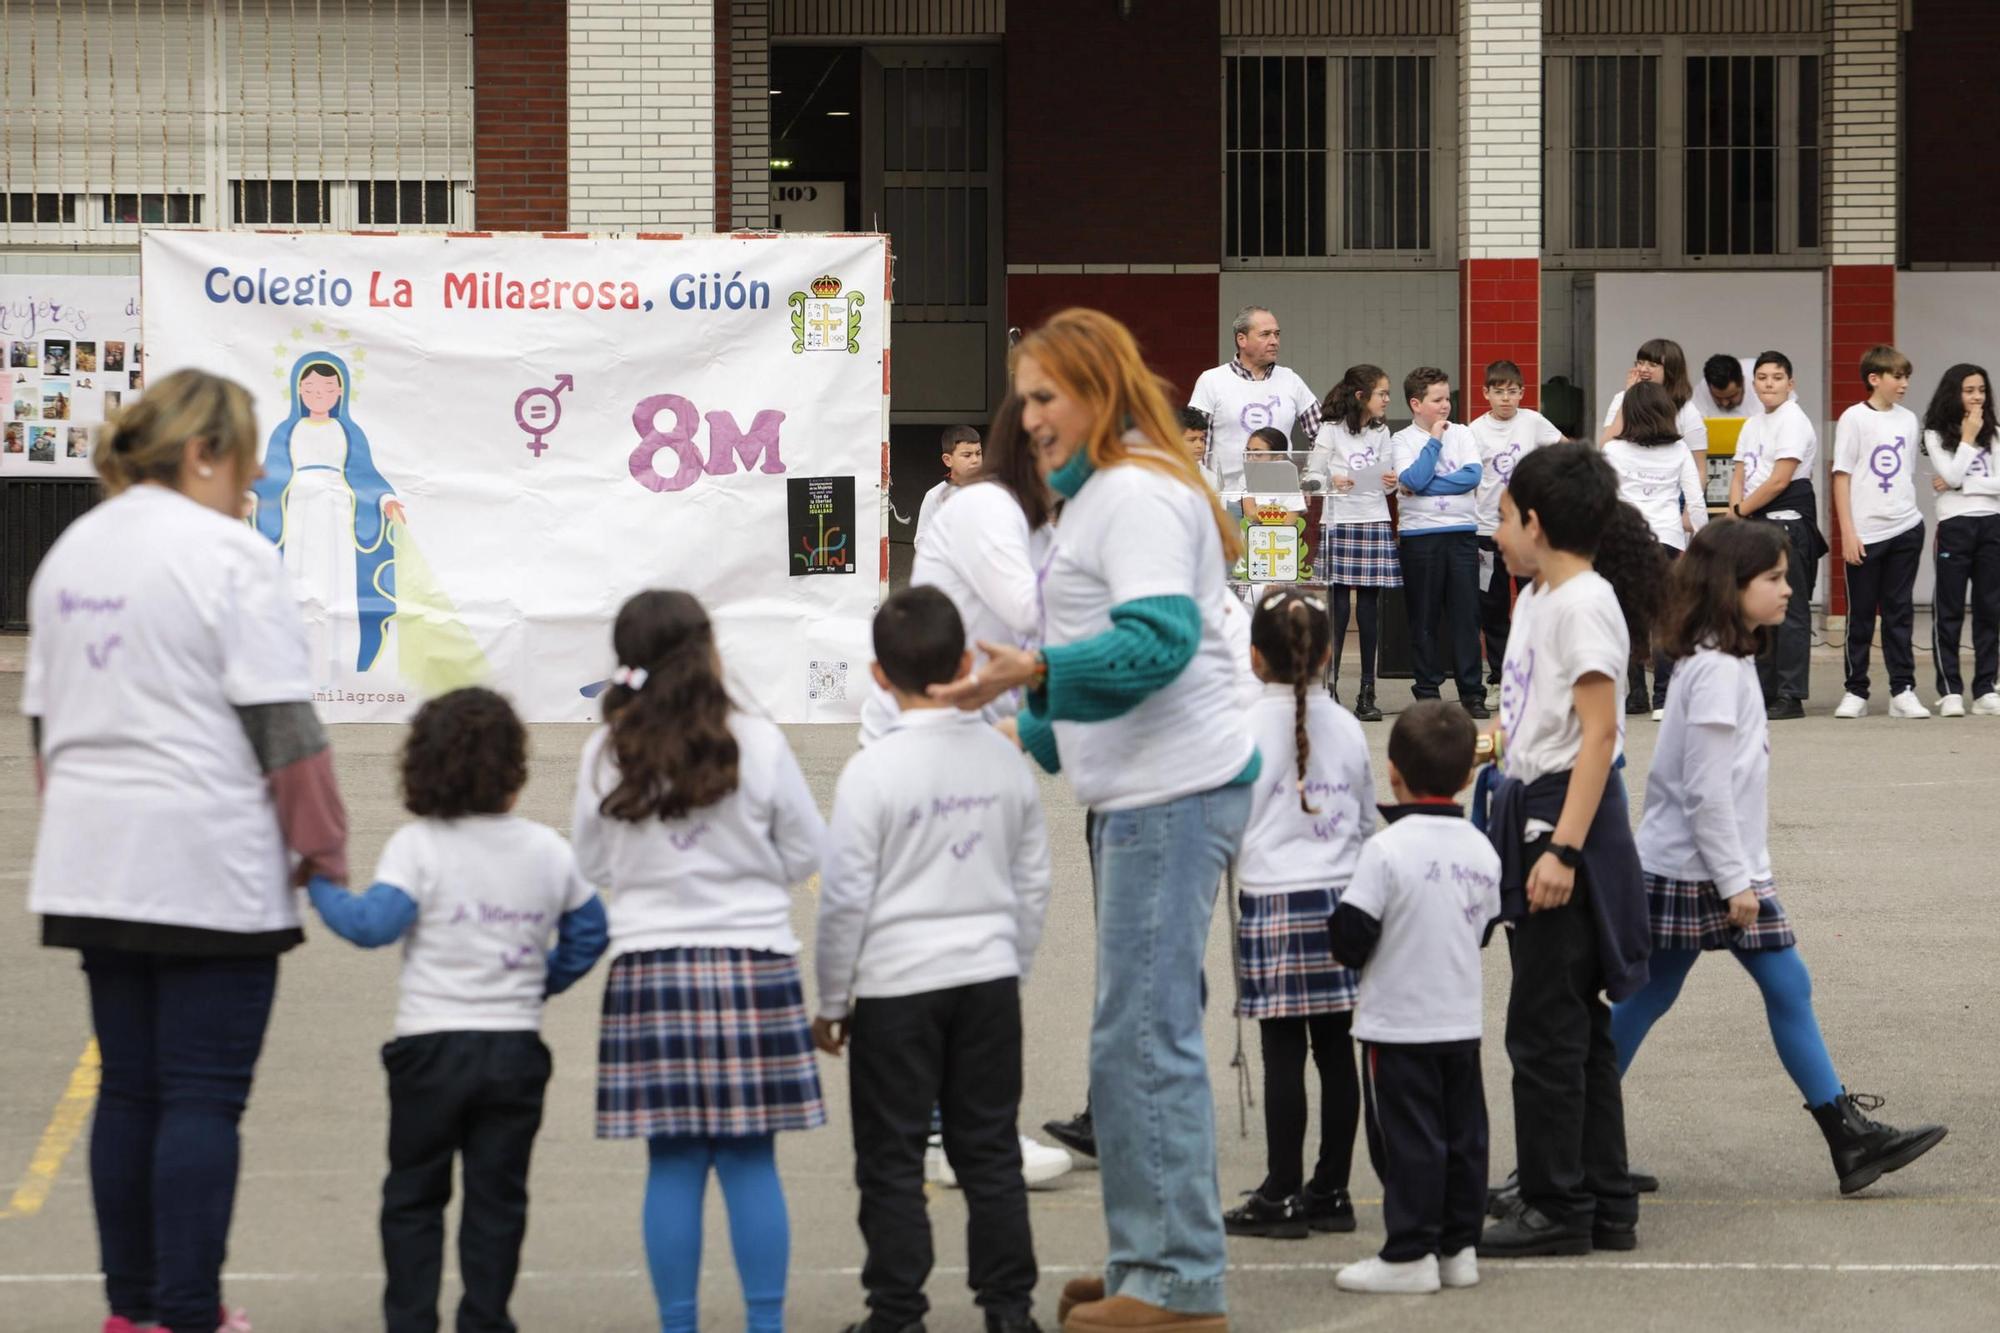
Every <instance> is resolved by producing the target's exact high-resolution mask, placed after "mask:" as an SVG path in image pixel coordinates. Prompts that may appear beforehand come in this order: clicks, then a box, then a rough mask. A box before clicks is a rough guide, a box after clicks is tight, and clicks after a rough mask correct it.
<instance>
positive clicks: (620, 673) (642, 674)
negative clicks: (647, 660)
mask: <svg viewBox="0 0 2000 1333" xmlns="http://www.w3.org/2000/svg"><path fill="white" fill-rule="evenodd" d="M649 678H650V677H649V674H648V672H647V671H646V668H644V667H635V666H622V667H619V668H618V669H617V670H616V671H614V672H612V673H611V683H612V684H613V685H623V686H624V687H625V688H626V689H628V690H633V691H638V690H643V689H645V688H646V681H647V680H648V679H649Z"/></svg>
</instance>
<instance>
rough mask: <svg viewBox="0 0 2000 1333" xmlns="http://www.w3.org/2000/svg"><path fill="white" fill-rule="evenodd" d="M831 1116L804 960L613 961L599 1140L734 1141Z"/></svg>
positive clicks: (660, 954)
mask: <svg viewBox="0 0 2000 1333" xmlns="http://www.w3.org/2000/svg"><path fill="white" fill-rule="evenodd" d="M825 1123H826V1105H825V1103H824V1102H822V1101H821V1100H820V1091H819V1066H818V1065H817V1064H815V1063H814V1059H813V1046H812V1028H811V1024H810V1022H809V1020H808V1019H807V1016H806V1005H805V996H804V994H803V992H802V991H801V990H800V989H799V960H798V959H796V958H793V957H789V956H787V955H785V954H775V953H766V952H764V951H762V950H758V949H652V950H648V951H646V952H643V953H629V954H625V955H622V956H621V957H620V958H618V960H617V961H615V962H614V963H612V964H611V979H610V981H609V982H608V983H606V985H605V988H604V1013H603V1021H602V1027H601V1028H600V1030H599V1035H598V1040H597V1137H598V1138H600V1139H639V1138H653V1137H655V1136H659V1135H672V1136H675V1137H694V1138H734V1137H741V1136H743V1135H750V1134H770V1133H773V1132H775V1131H777V1130H781V1129H813V1128H815V1127H817V1126H819V1125H823V1124H825Z"/></svg>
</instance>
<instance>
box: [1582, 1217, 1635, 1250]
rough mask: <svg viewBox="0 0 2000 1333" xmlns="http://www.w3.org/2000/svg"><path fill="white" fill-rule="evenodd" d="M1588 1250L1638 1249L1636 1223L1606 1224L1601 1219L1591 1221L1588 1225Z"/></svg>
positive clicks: (1606, 1222)
mask: <svg viewBox="0 0 2000 1333" xmlns="http://www.w3.org/2000/svg"><path fill="white" fill-rule="evenodd" d="M1590 1248H1592V1249H1593V1250H1636V1249H1638V1248H1639V1224H1638V1223H1637V1222H1636V1221H1633V1222H1608V1221H1606V1220H1605V1219H1603V1218H1601V1217H1600V1218H1596V1219H1593V1220H1592V1222H1591V1224H1590Z"/></svg>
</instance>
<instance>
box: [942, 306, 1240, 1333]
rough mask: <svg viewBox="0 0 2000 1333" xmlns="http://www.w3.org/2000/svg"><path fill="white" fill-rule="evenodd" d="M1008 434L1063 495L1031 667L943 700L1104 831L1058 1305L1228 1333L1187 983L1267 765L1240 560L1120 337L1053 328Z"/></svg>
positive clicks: (991, 647)
mask: <svg viewBox="0 0 2000 1333" xmlns="http://www.w3.org/2000/svg"><path fill="white" fill-rule="evenodd" d="M1011 360H1012V368H1013V376H1014V390H1015V392H1016V393H1017V394H1019V395H1020V397H1021V400H1022V426H1023V428H1024V429H1025V430H1026V432H1027V434H1028V437H1029V440H1030V441H1031V443H1032V446H1033V448H1034V450H1035V452H1036V456H1037V458H1038V460H1039V462H1040V464H1041V469H1042V473H1043V475H1044V476H1046V477H1047V478H1048V480H1049V484H1050V486H1051V487H1052V488H1053V489H1054V490H1055V491H1056V492H1057V493H1058V494H1059V495H1062V496H1063V497H1065V500H1066V504H1065V506H1064V509H1063V513H1062V517H1061V520H1060V522H1059V524H1058V526H1057V533H1056V549H1055V554H1054V556H1053V557H1052V559H1051V560H1050V563H1049V567H1048V572H1047V576H1046V579H1045V581H1044V584H1043V599H1044V606H1045V626H1044V628H1045V631H1046V633H1045V636H1044V638H1045V643H1046V646H1045V647H1044V648H1042V649H1040V650H1039V651H1030V650H1024V649H1019V648H1015V647H1013V646H1011V645H1009V644H1001V643H985V642H982V643H980V644H979V645H978V648H979V649H980V651H982V652H984V653H986V654H987V661H986V663H985V664H984V665H983V666H982V667H981V668H980V669H979V671H978V672H977V673H975V674H974V675H972V676H971V677H969V678H968V679H967V680H965V681H962V682H959V683H957V684H956V685H952V686H937V687H934V692H935V693H937V694H938V696H939V697H941V698H946V699H949V700H950V701H951V702H954V703H956V704H958V705H959V706H960V707H964V708H977V707H981V706H983V705H985V704H987V703H990V702H991V701H992V700H994V699H997V698H998V697H1000V695H1002V694H1003V693H1005V692H1006V691H1008V690H1011V689H1015V688H1025V689H1026V690H1027V696H1026V702H1025V704H1024V706H1023V708H1022V710H1021V712H1020V714H1019V716H1018V719H1017V726H1018V731H1019V736H1020V740H1021V744H1022V746H1023V748H1025V749H1026V750H1027V751H1028V752H1029V753H1030V754H1032V755H1033V756H1034V757H1035V759H1036V761H1037V762H1039V763H1040V764H1041V765H1042V767H1043V768H1045V769H1047V770H1049V771H1050V772H1055V771H1057V770H1059V769H1060V770H1061V771H1063V772H1065V773H1067V774H1068V776H1069V779H1070V785H1071V787H1072V788H1073V789H1074V790H1075V792H1076V797H1077V799H1078V800H1079V801H1081V802H1082V803H1083V804H1084V805H1086V806H1088V807H1089V808H1090V809H1091V811H1092V813H1093V814H1094V816H1095V834H1094V836H1093V838H1092V841H1091V860H1092V863H1093V865H1094V867H1095V871H1096V875H1097V889H1098V907H1097V912H1098V915H1097V938H1098V953H1097V971H1098V976H1097V1011H1096V1016H1095V1020H1094V1022H1093V1024H1092V1027H1091V1042H1090V1086H1091V1091H1092V1095H1093V1105H1092V1112H1093V1116H1094V1120H1095V1127H1096V1133H1097V1151H1098V1160H1099V1162H1100V1164H1101V1165H1102V1168H1103V1190H1104V1213H1105V1222H1106V1227H1107V1230H1108V1232H1109V1234H1110V1256H1109V1261H1108V1262H1107V1264H1106V1266H1105V1273H1104V1277H1103V1279H1102V1281H1100V1280H1098V1279H1096V1278H1079V1279H1077V1280H1075V1281H1073V1282H1071V1283H1070V1284H1069V1286H1068V1287H1067V1288H1066V1289H1065V1291H1064V1293H1063V1309H1062V1315H1063V1319H1064V1321H1065V1322H1064V1325H1063V1326H1064V1328H1065V1329H1067V1330H1068V1331H1069V1333H1098V1331H1099V1330H1108V1329H1119V1330H1138V1329H1177V1330H1197V1331H1199V1333H1209V1331H1210V1330H1220V1329H1225V1328H1227V1327H1228V1321H1227V1319H1226V1318H1225V1317H1224V1315H1223V1310H1224V1308H1225V1306H1224V1299H1223V1264H1224V1253H1223V1226H1222V1202H1221V1194H1220V1190H1219V1187H1218V1185H1217V1182H1216V1163H1215V1105H1214V1096H1213V1093H1212V1092H1211V1091H1210V1087H1209V1081H1208V1064H1207V1059H1206V1057H1205V1054H1204V1051H1203V1047H1202V1035H1201V1015H1202V1001H1201V962H1202V953H1203V949H1204V947H1205V945H1206V943H1207V939H1208V931H1209V920H1210V917H1211V916H1212V915H1213V913H1214V909H1215V895H1216V887H1217V885H1218V884H1219V883H1220V882H1221V879H1222V873H1223V869H1224V867H1225V866H1226V865H1227V864H1228V862H1229V860H1230V858H1231V857H1232V856H1234V855H1235V853H1236V849H1237V844H1238V842H1239V841H1241V838H1242V835H1243V827H1244V824H1245V823H1246V822H1247V820H1248V818H1249V813H1250V784H1251V783H1253V782H1254V781H1256V778H1257V774H1258V769H1259V760H1258V755H1257V750H1256V746H1255V744H1254V743H1253V742H1252V741H1251V738H1250V732H1249V728H1248V726H1247V724H1246V722H1245V718H1244V714H1243V710H1242V708H1241V706H1240V699H1241V690H1240V688H1239V686H1240V679H1239V678H1240V677H1241V675H1242V674H1243V665H1242V664H1241V663H1240V662H1239V661H1238V660H1237V658H1236V656H1235V655H1234V654H1233V653H1232V651H1231V650H1230V648H1229V645H1228V641H1227V638H1226V636H1225V632H1224V629H1223V609H1222V608H1223V595H1224V580H1225V575H1226V572H1227V570H1228V567H1229V563H1230V562H1231V561H1233V560H1234V559H1235V558H1236V556H1237V553H1238V550H1239V546H1240V543H1239V542H1238V540H1237V537H1236V534H1235V532H1234V530H1233V525H1232V524H1231V523H1230V522H1229V520H1228V518H1227V516H1226V515H1225V514H1224V512H1223V509H1222V506H1221V502H1220V501H1219V500H1218V499H1217V498H1216V494H1215V492H1214V491H1213V490H1211V489H1210V488H1209V487H1208V485H1207V483H1206V482H1205V481H1204V480H1203V479H1202V476H1201V473H1200V471H1199V469H1198V465H1197V464H1196V463H1195V462H1194V460H1193V459H1192V458H1190V457H1189V456H1188V453H1187V451H1186V450H1185V449H1183V448H1182V447H1180V428H1179V423H1178V421H1177V419H1176V418H1175V415H1174V412H1173V410H1172V409H1171V408H1170V407H1169V406H1168V404H1167V400H1166V398H1165V397H1164V396H1163V395H1162V394H1161V392H1160V389H1159V385H1158V381H1157V380H1156V378H1155V377H1154V376H1153V374H1152V373H1151V372H1150V371H1148V370H1147V369H1146V366H1145V364H1144V362H1142V361H1141V360H1140V358H1139V349H1138V345H1137V344H1136V343H1135V342H1134V341H1133V339H1132V335H1131V333H1130V332H1129V331H1127V330H1126V328H1125V326H1124V325H1122V324H1120V323H1119V322H1118V321H1117V320H1115V319H1112V318H1111V317H1110V316H1108V315H1104V314H1101V313H1099V312H1097V311H1094V310H1066V311H1064V312H1062V313H1061V314H1059V315H1056V316H1055V317H1054V318H1052V319H1051V320H1049V322H1048V323H1047V324H1045V325H1043V326H1042V327H1041V328H1040V329H1037V330H1036V331H1035V332H1033V333H1031V334H1029V335H1028V336H1027V337H1026V338H1025V339H1023V340H1022V341H1021V342H1020V344H1019V345H1018V346H1016V347H1015V348H1014V350H1013V353H1012V356H1011Z"/></svg>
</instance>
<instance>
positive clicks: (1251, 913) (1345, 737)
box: [1222, 589, 1375, 1240]
mask: <svg viewBox="0 0 2000 1333" xmlns="http://www.w3.org/2000/svg"><path fill="white" fill-rule="evenodd" d="M1327 653H1328V648H1327V620H1326V608H1325V604H1324V603H1323V602H1322V601H1321V600H1320V599H1319V598H1318V597H1317V596H1315V595H1313V594H1309V593H1302V592H1298V591H1295V590H1289V589H1276V590H1273V591H1272V592H1269V593H1267V594H1265V596H1264V598H1263V600H1262V601H1260V602H1259V603H1258V604H1257V611H1256V614H1255V615H1254V616H1253V617H1252V618H1251V622H1250V654H1249V655H1250V662H1251V665H1252V667H1253V669H1254V670H1255V672H1256V675H1257V679H1258V680H1260V681H1262V682H1263V688H1262V690H1261V692H1260V694H1259V695H1258V697H1257V701H1256V702H1255V703H1254V704H1253V705H1252V706H1251V709H1250V730H1251V734H1252V735H1253V736H1255V737H1256V740H1257V751H1258V753H1259V754H1262V755H1263V756H1264V764H1265V768H1264V774H1263V776H1262V777H1260V778H1259V779H1258V780H1257V783H1256V785H1255V787H1254V788H1253V789H1252V794H1251V798H1250V823H1249V825H1248V826H1247V827H1246V828H1245V829H1244V833H1243V850H1242V851H1241V852H1240V853H1239V854H1238V856H1237V861H1236V877H1237V882H1238V884H1239V885H1240V886H1241V887H1240V893H1239V897H1238V901H1239V904H1240V906H1241V909H1242V917H1241V920H1240V922H1239V923H1238V926H1237V931H1236V938H1237V980H1238V982H1239V986H1240V993H1241V995H1242V1007H1241V1010H1240V1012H1241V1014H1242V1016H1243V1017H1245V1018H1254V1019H1256V1020H1257V1032H1258V1036H1259V1039H1260V1041H1261V1042H1262V1045H1263V1050H1264V1144H1265V1146H1264V1151H1265V1175H1264V1183H1263V1184H1261V1185H1259V1186H1258V1187H1257V1188H1256V1189H1254V1190H1252V1191H1251V1192H1250V1195H1249V1198H1248V1199H1247V1200H1245V1202H1244V1203H1243V1204H1241V1205H1240V1206H1239V1207H1236V1208H1233V1209H1231V1210H1230V1211H1229V1212H1226V1213H1224V1214H1223V1215H1222V1223H1223V1227H1224V1228H1225V1229H1226V1230H1227V1231H1228V1232H1229V1234H1230V1235H1232V1236H1265V1237H1270V1238H1275V1239H1285V1240H1298V1239H1301V1238H1303V1237H1304V1236H1306V1235H1307V1234H1308V1233H1309V1232H1312V1231H1352V1230H1354V1204H1353V1201H1352V1200H1350V1199H1349V1198H1348V1196H1347V1176H1348V1171H1349V1169H1350V1168H1351V1167H1352V1166H1353V1163H1354V1130H1355V1127H1356V1124H1357V1122H1358V1121H1359V1119H1360V1115H1361V1085H1360V1083H1359V1082H1358V1081H1357V1080H1356V1077H1355V1073H1354V1050H1353V1046H1352V1044H1351V1042H1350V1041H1349V1038H1348V1024H1349V1020H1350V1017H1351V1011H1352V1010H1353V1008H1354V986H1355V977H1354V973H1352V972H1351V971H1349V970H1348V969H1346V968H1344V967H1342V966H1340V965H1339V964H1338V963H1336V962H1335V961H1334V959H1333V954H1332V953H1331V952H1330V949H1329V941H1328V939H1327V933H1326V923H1327V919H1328V918H1329V917H1331V916H1332V915H1333V910H1334V908H1335V907H1336V906H1338V905H1339V903H1340V895H1341V892H1342V891H1343V890H1344V889H1345V888H1346V887H1347V882H1348V880H1349V879H1350V878H1351V877H1352V876H1353V874H1354V864H1355V862H1356V861H1357V860H1358V859H1360V856H1361V844H1362V842H1363V840H1364V839H1366V838H1367V837H1368V835H1369V833H1371V832H1372V831H1373V830H1374V827H1375V782H1374V778H1373V777H1372V776H1371V775H1370V773H1369V771H1368V740H1367V737H1366V736H1365V735H1363V734H1362V731H1361V724H1360V723H1359V722H1357V721H1355V720H1354V715H1353V714H1351V713H1349V712H1348V711H1347V710H1346V709H1345V708H1342V707H1341V706H1340V705H1339V704H1337V703H1335V702H1334V701H1333V700H1332V699H1330V698H1328V697H1327V696H1326V694H1325V693H1324V692H1322V691H1320V690H1317V689H1312V688H1309V687H1310V686H1311V685H1312V683H1313V682H1315V681H1317V680H1318V679H1319V673H1320V672H1321V671H1323V670H1325V667H1326V660H1327ZM1308 1047H1310V1049H1311V1052H1312V1058H1313V1063H1314V1065H1315V1066H1317V1067H1318V1070H1319V1112H1320V1132H1319V1161H1318V1164H1317V1165H1316V1166H1315V1167H1314V1169H1313V1174H1312V1179H1310V1180H1307V1179H1306V1178H1305V1141H1306V1052H1307V1049H1308Z"/></svg>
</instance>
